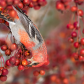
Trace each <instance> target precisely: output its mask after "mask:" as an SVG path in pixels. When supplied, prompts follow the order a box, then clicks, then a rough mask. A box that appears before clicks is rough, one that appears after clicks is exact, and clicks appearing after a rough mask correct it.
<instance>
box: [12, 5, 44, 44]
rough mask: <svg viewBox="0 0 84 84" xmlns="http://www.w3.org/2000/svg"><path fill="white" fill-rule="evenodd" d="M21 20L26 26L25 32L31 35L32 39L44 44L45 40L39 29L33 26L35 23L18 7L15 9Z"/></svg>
mask: <svg viewBox="0 0 84 84" xmlns="http://www.w3.org/2000/svg"><path fill="white" fill-rule="evenodd" d="M13 8H14V9H15V10H16V12H17V14H18V16H19V19H20V22H21V23H22V25H23V26H24V28H25V30H26V31H27V33H28V34H29V36H30V38H31V39H35V40H37V41H38V43H42V41H43V39H42V37H41V35H40V33H39V31H38V29H37V28H36V27H35V26H34V25H33V22H32V21H31V20H30V19H29V17H28V16H27V15H26V14H25V13H24V12H23V11H22V10H21V9H19V8H18V7H16V8H17V9H16V8H15V7H13Z"/></svg>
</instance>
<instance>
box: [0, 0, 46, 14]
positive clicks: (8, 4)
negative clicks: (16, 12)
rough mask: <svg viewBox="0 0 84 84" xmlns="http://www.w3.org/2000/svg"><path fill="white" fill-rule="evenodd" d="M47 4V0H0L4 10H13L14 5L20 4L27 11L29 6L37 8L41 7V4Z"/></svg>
mask: <svg viewBox="0 0 84 84" xmlns="http://www.w3.org/2000/svg"><path fill="white" fill-rule="evenodd" d="M46 4H47V1H46V0H0V6H1V7H2V8H3V11H10V10H12V9H13V8H12V5H13V6H18V7H19V8H21V9H22V10H24V11H25V12H27V11H28V8H32V7H33V8H34V9H36V10H38V9H40V7H41V6H45V5H46Z"/></svg>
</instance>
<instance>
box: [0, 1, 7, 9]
mask: <svg viewBox="0 0 84 84" xmlns="http://www.w3.org/2000/svg"><path fill="white" fill-rule="evenodd" d="M0 5H1V6H2V7H3V8H5V7H6V5H7V4H6V1H5V0H1V1H0Z"/></svg>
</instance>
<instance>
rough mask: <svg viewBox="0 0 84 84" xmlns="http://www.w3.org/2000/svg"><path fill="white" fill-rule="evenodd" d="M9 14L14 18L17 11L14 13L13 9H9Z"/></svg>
mask: <svg viewBox="0 0 84 84" xmlns="http://www.w3.org/2000/svg"><path fill="white" fill-rule="evenodd" d="M9 15H10V16H11V17H12V18H15V17H16V15H17V13H16V11H15V10H11V11H10V13H9Z"/></svg>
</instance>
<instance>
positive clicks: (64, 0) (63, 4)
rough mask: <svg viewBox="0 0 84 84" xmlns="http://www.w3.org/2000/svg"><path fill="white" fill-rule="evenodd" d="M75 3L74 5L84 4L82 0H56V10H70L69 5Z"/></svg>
mask: <svg viewBox="0 0 84 84" xmlns="http://www.w3.org/2000/svg"><path fill="white" fill-rule="evenodd" d="M73 2H74V3H75V4H76V5H82V4H83V3H84V0H58V1H56V9H57V10H60V11H64V10H66V9H70V8H71V3H73ZM75 10H76V8H75V7H73V8H72V11H75Z"/></svg>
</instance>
